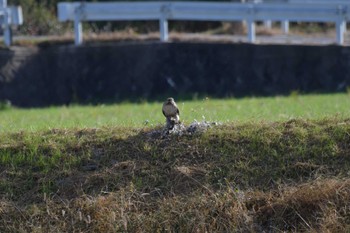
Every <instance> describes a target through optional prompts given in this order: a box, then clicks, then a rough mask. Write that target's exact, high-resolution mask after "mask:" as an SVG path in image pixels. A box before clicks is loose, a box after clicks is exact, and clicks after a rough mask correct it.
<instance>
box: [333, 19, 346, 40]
mask: <svg viewBox="0 0 350 233" xmlns="http://www.w3.org/2000/svg"><path fill="white" fill-rule="evenodd" d="M335 25H336V31H337V44H339V45H342V44H344V33H345V28H346V26H345V25H346V21H345V20H344V19H342V20H338V21H337V22H336V23H335Z"/></svg>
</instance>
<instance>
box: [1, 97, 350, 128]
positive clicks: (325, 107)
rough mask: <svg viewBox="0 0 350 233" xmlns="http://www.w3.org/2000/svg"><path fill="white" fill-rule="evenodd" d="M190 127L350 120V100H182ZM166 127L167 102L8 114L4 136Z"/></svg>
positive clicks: (183, 114)
mask: <svg viewBox="0 0 350 233" xmlns="http://www.w3.org/2000/svg"><path fill="white" fill-rule="evenodd" d="M177 103H178V106H179V108H180V114H181V119H182V121H183V122H184V123H185V124H189V123H191V122H193V121H194V120H195V119H196V120H198V121H201V120H203V119H205V120H208V121H219V122H223V123H225V122H235V121H239V122H247V121H260V120H263V121H284V120H288V119H293V118H307V119H322V118H325V117H334V116H337V117H340V118H348V117H350V107H349V106H350V95H349V94H332V95H305V96H302V95H297V94H294V95H291V96H289V97H269V98H243V99H225V100H218V99H210V98H209V99H204V100H197V101H181V100H177ZM146 122H148V124H147V125H148V126H151V127H152V126H155V125H158V124H163V123H164V117H163V115H162V113H161V103H160V102H153V103H141V104H133V103H123V104H115V105H99V106H70V107H51V108H43V109H16V108H12V109H5V110H3V111H0V133H1V132H15V131H20V130H25V131H37V130H47V129H53V128H99V127H104V126H107V127H111V126H127V127H144V126H145V123H146Z"/></svg>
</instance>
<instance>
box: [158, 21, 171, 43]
mask: <svg viewBox="0 0 350 233" xmlns="http://www.w3.org/2000/svg"><path fill="white" fill-rule="evenodd" d="M159 29H160V31H159V32H160V40H161V41H168V39H169V32H168V20H167V19H166V18H165V17H163V16H162V17H161V18H160V19H159Z"/></svg>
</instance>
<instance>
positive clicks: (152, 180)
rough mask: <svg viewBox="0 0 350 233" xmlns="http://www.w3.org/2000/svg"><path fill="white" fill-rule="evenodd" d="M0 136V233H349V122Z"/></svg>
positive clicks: (325, 121) (307, 122)
mask: <svg viewBox="0 0 350 233" xmlns="http://www.w3.org/2000/svg"><path fill="white" fill-rule="evenodd" d="M154 129H155V128H152V127H151V128H146V129H140V130H136V129H135V128H132V129H131V128H123V127H105V128H100V129H82V130H76V129H61V130H46V131H39V132H18V133H3V135H5V136H4V137H1V138H0V158H1V159H0V169H1V172H0V195H1V199H0V232H249V231H257V232H261V231H276V232H277V231H280V230H281V231H308V232H310V231H314V232H322V231H323V232H327V231H330V232H346V231H347V232H348V231H350V215H349V213H350V178H349V175H350V174H349V171H350V120H349V119H346V118H328V119H324V120H288V121H280V122H255V123H248V122H240V123H227V124H224V125H222V126H217V127H214V128H212V129H209V130H208V131H207V132H205V133H203V134H198V135H192V136H169V137H166V138H160V137H156V136H151V135H150V134H149V132H150V131H152V130H154Z"/></svg>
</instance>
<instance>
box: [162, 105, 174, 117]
mask: <svg viewBox="0 0 350 233" xmlns="http://www.w3.org/2000/svg"><path fill="white" fill-rule="evenodd" d="M163 111H164V113H165V115H166V116H174V115H176V114H177V108H176V107H175V106H173V105H164V106H163Z"/></svg>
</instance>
